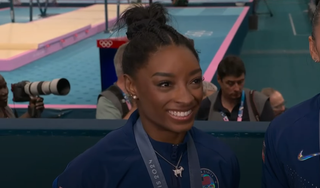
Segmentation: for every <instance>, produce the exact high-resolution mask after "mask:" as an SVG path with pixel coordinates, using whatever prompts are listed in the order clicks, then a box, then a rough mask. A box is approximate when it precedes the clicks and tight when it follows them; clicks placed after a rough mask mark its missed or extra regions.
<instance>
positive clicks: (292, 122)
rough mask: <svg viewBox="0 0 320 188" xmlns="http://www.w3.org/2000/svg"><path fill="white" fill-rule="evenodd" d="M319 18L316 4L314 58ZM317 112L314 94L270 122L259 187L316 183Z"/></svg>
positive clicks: (319, 54) (319, 55)
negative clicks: (260, 185)
mask: <svg viewBox="0 0 320 188" xmlns="http://www.w3.org/2000/svg"><path fill="white" fill-rule="evenodd" d="M319 22H320V5H318V6H317V8H316V11H315V15H314V18H313V20H312V26H313V30H312V35H311V36H309V49H310V54H311V57H312V59H313V60H314V61H315V62H319V60H320V51H319V49H320V28H319ZM306 74H307V73H306ZM315 83H316V82H315ZM319 113H320V95H319V94H318V95H316V96H314V97H313V98H311V99H309V100H306V101H304V102H302V103H300V104H298V105H296V106H294V107H292V108H290V109H288V110H286V111H285V112H284V113H283V114H281V115H280V116H278V117H277V118H276V119H275V120H273V121H272V122H271V124H270V126H269V127H268V130H267V132H266V135H265V144H264V148H263V150H262V151H263V154H262V159H263V161H264V164H263V178H262V180H263V181H262V187H264V188H295V187H299V188H300V187H301V188H304V187H305V188H309V187H310V188H316V187H318V188H319V187H320V178H319V177H320V163H319V156H320V148H319V147H320V145H319V144H320V137H319V128H320V124H319V123H320V122H319V118H320V117H319Z"/></svg>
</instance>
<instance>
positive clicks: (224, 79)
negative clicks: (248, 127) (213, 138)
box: [196, 56, 274, 121]
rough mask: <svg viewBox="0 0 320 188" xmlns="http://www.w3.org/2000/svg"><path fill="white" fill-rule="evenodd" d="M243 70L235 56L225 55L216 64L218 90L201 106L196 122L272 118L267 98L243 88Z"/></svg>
mask: <svg viewBox="0 0 320 188" xmlns="http://www.w3.org/2000/svg"><path fill="white" fill-rule="evenodd" d="M245 75H246V70H245V66H244V63H243V61H242V60H241V59H240V58H239V57H237V56H226V57H225V58H224V59H223V60H222V61H221V62H220V64H219V66H218V69H217V78H218V83H219V85H220V88H221V89H220V90H219V91H218V92H215V93H214V94H213V95H210V96H209V97H207V98H205V99H204V100H203V102H202V103H201V107H200V109H199V112H198V115H197V118H196V119H197V120H211V121H271V120H272V119H273V118H274V114H273V110H272V108H271V105H270V102H269V99H268V97H266V96H265V95H263V94H261V93H260V92H258V91H254V90H250V89H247V88H244V83H245Z"/></svg>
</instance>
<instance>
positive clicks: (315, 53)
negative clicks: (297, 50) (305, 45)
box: [309, 36, 320, 62]
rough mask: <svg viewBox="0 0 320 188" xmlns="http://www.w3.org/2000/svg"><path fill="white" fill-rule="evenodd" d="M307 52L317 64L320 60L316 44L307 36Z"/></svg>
mask: <svg viewBox="0 0 320 188" xmlns="http://www.w3.org/2000/svg"><path fill="white" fill-rule="evenodd" d="M309 51H310V55H311V57H312V59H313V61H314V62H319V61H320V58H319V54H318V51H317V43H316V41H314V40H313V38H312V36H309Z"/></svg>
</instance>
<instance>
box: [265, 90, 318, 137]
mask: <svg viewBox="0 0 320 188" xmlns="http://www.w3.org/2000/svg"><path fill="white" fill-rule="evenodd" d="M319 99H320V95H316V96H315V97H313V98H311V99H309V100H306V101H304V102H302V103H300V104H298V105H296V106H294V107H292V108H290V109H288V110H286V111H285V112H284V113H283V114H281V115H280V116H278V117H276V118H275V119H274V120H273V121H272V122H271V123H270V125H269V127H268V129H267V132H266V134H267V137H268V138H272V139H273V140H274V141H275V142H276V143H278V142H279V139H290V138H291V137H294V136H295V133H297V132H298V133H299V132H300V133H301V132H306V131H311V130H312V129H313V128H317V127H318V122H319ZM307 126H308V127H309V128H310V129H306V127H307ZM292 139H294V138H292Z"/></svg>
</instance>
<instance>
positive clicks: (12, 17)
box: [10, 0, 15, 23]
mask: <svg viewBox="0 0 320 188" xmlns="http://www.w3.org/2000/svg"><path fill="white" fill-rule="evenodd" d="M10 16H11V22H12V23H14V22H15V19H14V17H15V16H14V8H13V0H10Z"/></svg>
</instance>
